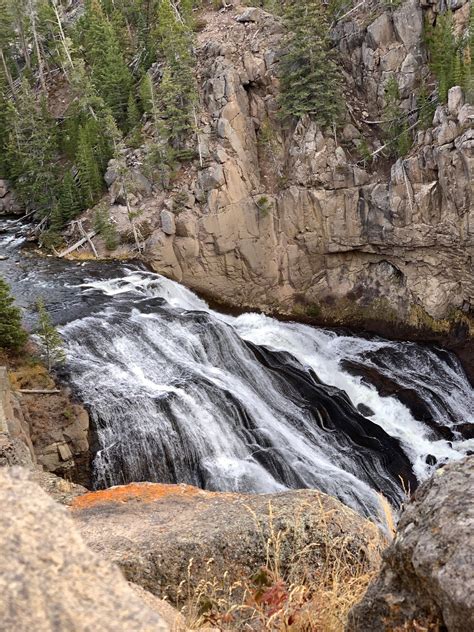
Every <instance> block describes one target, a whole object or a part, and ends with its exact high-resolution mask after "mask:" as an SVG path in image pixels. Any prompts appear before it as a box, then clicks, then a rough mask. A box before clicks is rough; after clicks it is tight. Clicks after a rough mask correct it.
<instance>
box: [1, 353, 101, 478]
mask: <svg viewBox="0 0 474 632" xmlns="http://www.w3.org/2000/svg"><path fill="white" fill-rule="evenodd" d="M0 370H1V369H0ZM5 375H6V372H5ZM12 380H13V382H14V386H15V388H14V389H10V386H9V385H8V380H6V381H5V384H6V385H7V392H8V399H9V401H10V402H11V403H12V405H13V410H15V411H16V416H17V419H19V420H21V424H20V425H21V428H22V429H23V434H22V440H23V442H26V443H27V445H28V448H29V450H30V453H31V454H32V455H33V459H34V461H35V462H37V464H38V465H39V466H40V467H41V468H43V469H44V470H46V471H48V472H53V473H55V474H57V475H59V476H66V477H67V478H68V479H70V480H74V481H76V482H78V483H80V484H82V485H86V486H87V485H89V484H90V450H89V415H88V413H87V411H86V410H85V408H84V407H83V406H81V405H80V404H78V403H76V402H74V401H73V400H72V397H71V394H70V392H69V391H68V389H66V388H57V385H56V383H55V382H54V380H53V379H52V378H51V376H50V375H49V374H48V372H47V371H46V369H45V368H44V367H42V366H41V365H36V366H35V367H33V368H31V367H28V366H25V367H17V368H16V369H15V370H14V371H12ZM35 390H39V391H40V392H39V393H35V392H34V391H35ZM22 391H26V392H22ZM28 391H29V392H28ZM31 391H33V392H31ZM41 391H44V392H41ZM48 391H51V392H48ZM18 423H19V422H17V425H18ZM17 435H18V431H15V430H14V428H12V429H11V430H10V436H11V437H12V438H14V437H15V436H17ZM10 464H13V463H10ZM21 464H25V463H21ZM25 465H26V464H25Z"/></svg>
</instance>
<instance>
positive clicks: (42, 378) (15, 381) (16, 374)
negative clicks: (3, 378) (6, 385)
mask: <svg viewBox="0 0 474 632" xmlns="http://www.w3.org/2000/svg"><path fill="white" fill-rule="evenodd" d="M9 375H10V383H11V385H12V388H13V389H15V390H19V389H22V388H44V389H52V388H55V382H54V380H53V379H52V377H51V376H50V375H49V373H48V370H47V369H46V367H45V366H44V365H43V364H40V363H39V362H37V363H34V362H31V363H29V364H25V365H23V366H18V367H16V368H14V369H13V370H11V371H10V372H9Z"/></svg>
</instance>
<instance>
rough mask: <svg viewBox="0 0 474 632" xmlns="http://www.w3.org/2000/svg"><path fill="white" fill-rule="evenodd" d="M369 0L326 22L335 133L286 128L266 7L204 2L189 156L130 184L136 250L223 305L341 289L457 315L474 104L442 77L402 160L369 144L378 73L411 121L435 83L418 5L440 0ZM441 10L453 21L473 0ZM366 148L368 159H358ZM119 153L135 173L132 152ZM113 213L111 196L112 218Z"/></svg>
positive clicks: (271, 304)
mask: <svg viewBox="0 0 474 632" xmlns="http://www.w3.org/2000/svg"><path fill="white" fill-rule="evenodd" d="M366 5H367V6H366ZM366 5H364V6H363V7H362V8H361V9H360V10H359V11H356V12H354V13H353V14H352V15H351V16H350V17H349V18H347V19H346V20H344V21H342V22H341V23H340V24H339V25H338V26H337V27H336V29H335V31H334V40H335V42H336V43H337V46H338V48H339V51H340V60H341V65H342V70H343V73H344V75H345V79H346V99H347V115H346V122H345V125H343V127H342V129H341V130H339V131H336V130H321V129H320V128H319V127H318V126H317V125H316V124H315V123H314V122H313V121H311V120H309V119H302V120H301V121H300V122H299V123H298V124H297V125H296V127H292V128H291V129H289V130H288V129H287V128H284V127H282V124H281V120H280V119H279V116H278V103H277V97H278V85H279V81H278V73H279V57H280V55H281V47H282V34H283V29H282V26H281V23H280V21H279V20H278V19H277V18H276V17H275V16H273V15H270V14H268V13H266V12H265V11H263V10H261V9H256V8H251V9H244V8H242V7H240V8H239V7H236V8H235V9H231V10H228V11H222V12H215V11H214V12H213V11H209V12H208V13H205V15H204V16H203V22H205V27H204V29H203V30H202V31H201V32H200V33H199V34H198V42H197V57H198V80H199V85H200V94H201V104H202V109H201V115H200V119H199V121H198V124H199V133H198V140H199V143H198V145H199V154H200V160H198V161H196V162H195V163H193V164H192V165H188V166H187V167H186V168H183V169H182V171H181V172H180V174H179V176H178V178H177V179H176V180H175V182H174V184H173V185H172V190H171V191H164V190H163V189H160V187H158V186H156V185H155V186H154V187H152V188H151V193H150V191H148V192H147V191H146V189H147V188H148V187H144V186H143V181H142V180H141V181H140V183H139V184H140V186H137V192H136V196H134V198H133V200H132V201H133V204H134V205H135V206H136V209H137V211H138V212H139V213H142V217H143V218H144V219H146V221H147V222H149V228H150V236H149V237H148V239H147V241H146V244H145V257H146V259H147V260H148V261H149V262H150V264H151V265H152V267H153V268H154V269H155V270H156V271H157V272H160V273H163V274H165V275H167V276H170V277H172V278H174V279H176V280H178V281H181V282H184V283H185V284H186V285H188V286H190V287H192V288H194V289H196V290H199V291H201V292H204V293H206V294H208V295H210V296H212V297H214V298H217V299H219V300H221V301H224V302H227V303H231V304H234V305H237V306H251V307H258V308H262V309H267V310H268V309H274V310H277V311H280V312H290V313H295V312H296V310H295V306H299V307H300V308H302V309H303V311H304V310H319V309H320V308H321V307H322V308H324V307H325V306H331V305H332V306H335V308H336V309H337V306H338V304H343V303H344V301H346V302H351V303H353V304H357V305H360V306H362V307H369V308H370V307H372V308H374V309H376V310H379V312H380V315H381V318H384V317H386V316H387V313H388V312H390V313H391V315H392V316H394V317H397V318H401V319H402V320H405V321H408V322H409V321H410V319H412V317H413V306H419V307H420V309H421V310H422V311H423V312H424V313H427V314H428V315H429V317H433V318H436V319H440V318H444V317H446V316H448V315H449V314H450V313H451V312H452V311H453V309H454V310H459V312H460V313H463V312H464V313H469V311H470V310H471V305H472V302H473V300H474V298H473V297H474V281H473V278H474V276H473V269H472V256H473V245H474V237H473V230H474V229H473V219H474V205H473V164H474V162H473V161H474V129H473V124H474V108H473V107H472V106H470V105H468V104H465V103H464V98H463V95H462V93H461V91H460V90H459V89H458V88H453V89H452V90H451V92H450V96H449V103H448V104H447V106H445V107H438V109H437V110H436V113H435V115H434V119H433V123H432V126H431V127H429V128H428V129H425V130H420V131H418V132H417V134H416V138H415V142H414V145H413V147H412V149H411V150H410V152H409V154H408V155H407V156H406V157H405V158H403V159H398V160H391V161H390V160H387V159H386V158H382V155H383V152H382V151H380V152H377V150H378V149H380V148H381V147H382V145H383V143H384V140H383V134H382V131H381V127H380V119H381V116H382V114H381V112H382V108H383V105H384V86H385V84H386V81H387V80H388V78H389V77H395V78H396V80H397V82H398V85H399V88H400V96H401V102H400V106H401V108H402V109H403V110H405V111H406V112H408V113H410V112H412V118H410V119H409V121H410V122H411V121H412V120H413V121H414V122H416V107H417V96H418V94H419V91H420V86H421V84H422V81H432V77H430V74H429V70H428V68H427V66H426V50H425V46H424V43H423V14H424V13H425V14H426V15H427V16H428V18H429V17H430V15H431V16H433V15H434V14H435V13H436V12H437V11H439V10H440V6H439V5H438V3H437V2H431V3H430V2H427V1H425V2H423V3H420V2H419V1H418V0H407V1H406V2H404V3H403V4H401V5H400V6H399V7H398V8H395V9H393V10H391V9H388V8H387V7H386V6H385V7H384V8H383V7H381V5H380V3H377V2H372V3H366ZM422 5H423V6H422ZM453 9H455V14H454V15H455V24H456V28H457V29H458V30H460V31H462V30H463V29H464V28H466V25H467V20H468V15H469V3H467V2H465V1H463V0H459V1H457V2H456V3H455V4H453ZM367 152H369V153H372V154H374V152H375V155H374V156H373V157H372V158H371V159H370V160H368V159H367ZM138 153H139V152H138ZM125 160H126V161H128V163H129V164H130V165H132V166H133V169H135V168H136V167H135V166H134V165H136V164H139V162H140V161H139V160H138V159H137V156H136V155H129V156H127V157H126V158H125ZM106 179H107V178H106ZM135 179H136V178H135ZM111 180H113V182H112V183H111V191H113V190H117V187H118V184H117V179H116V177H115V178H111ZM113 187H115V189H113ZM150 187H151V184H150ZM115 197H116V196H115V195H113V196H112V200H114V199H115ZM125 212H126V209H125V210H124V209H123V207H121V206H120V205H119V204H117V203H116V204H115V205H112V207H111V214H112V216H113V217H115V218H118V220H120V216H121V215H123V214H124V213H125ZM118 223H119V224H120V221H119V222H118Z"/></svg>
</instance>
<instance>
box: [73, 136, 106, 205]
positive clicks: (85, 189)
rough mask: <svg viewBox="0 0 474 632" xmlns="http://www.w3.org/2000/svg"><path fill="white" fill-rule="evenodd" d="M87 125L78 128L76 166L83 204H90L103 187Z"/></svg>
mask: <svg viewBox="0 0 474 632" xmlns="http://www.w3.org/2000/svg"><path fill="white" fill-rule="evenodd" d="M89 132H90V128H89V127H88V126H87V125H84V126H81V127H80V129H79V138H78V143H77V153H76V166H77V170H78V174H79V182H80V188H81V193H82V199H83V202H84V204H86V205H91V204H94V202H95V201H96V200H97V198H98V196H99V194H100V193H101V191H102V188H103V180H102V176H101V169H100V164H99V161H98V159H97V157H96V155H95V153H94V148H93V145H92V143H91V138H90V133H89Z"/></svg>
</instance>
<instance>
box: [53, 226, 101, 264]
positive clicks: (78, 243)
mask: <svg viewBox="0 0 474 632" xmlns="http://www.w3.org/2000/svg"><path fill="white" fill-rule="evenodd" d="M95 235H96V231H95V230H92V231H91V232H90V233H86V236H85V237H82V238H81V239H79V241H76V243H75V244H73V245H72V246H69V248H66V250H63V251H62V252H60V253H59V254H58V257H59V258H60V259H61V258H62V257H65V256H66V255H70V254H71V252H74V251H75V250H77V249H78V248H80V247H81V246H83V245H84V244H85V243H87V242H89V240H91V239H92V237H95Z"/></svg>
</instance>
